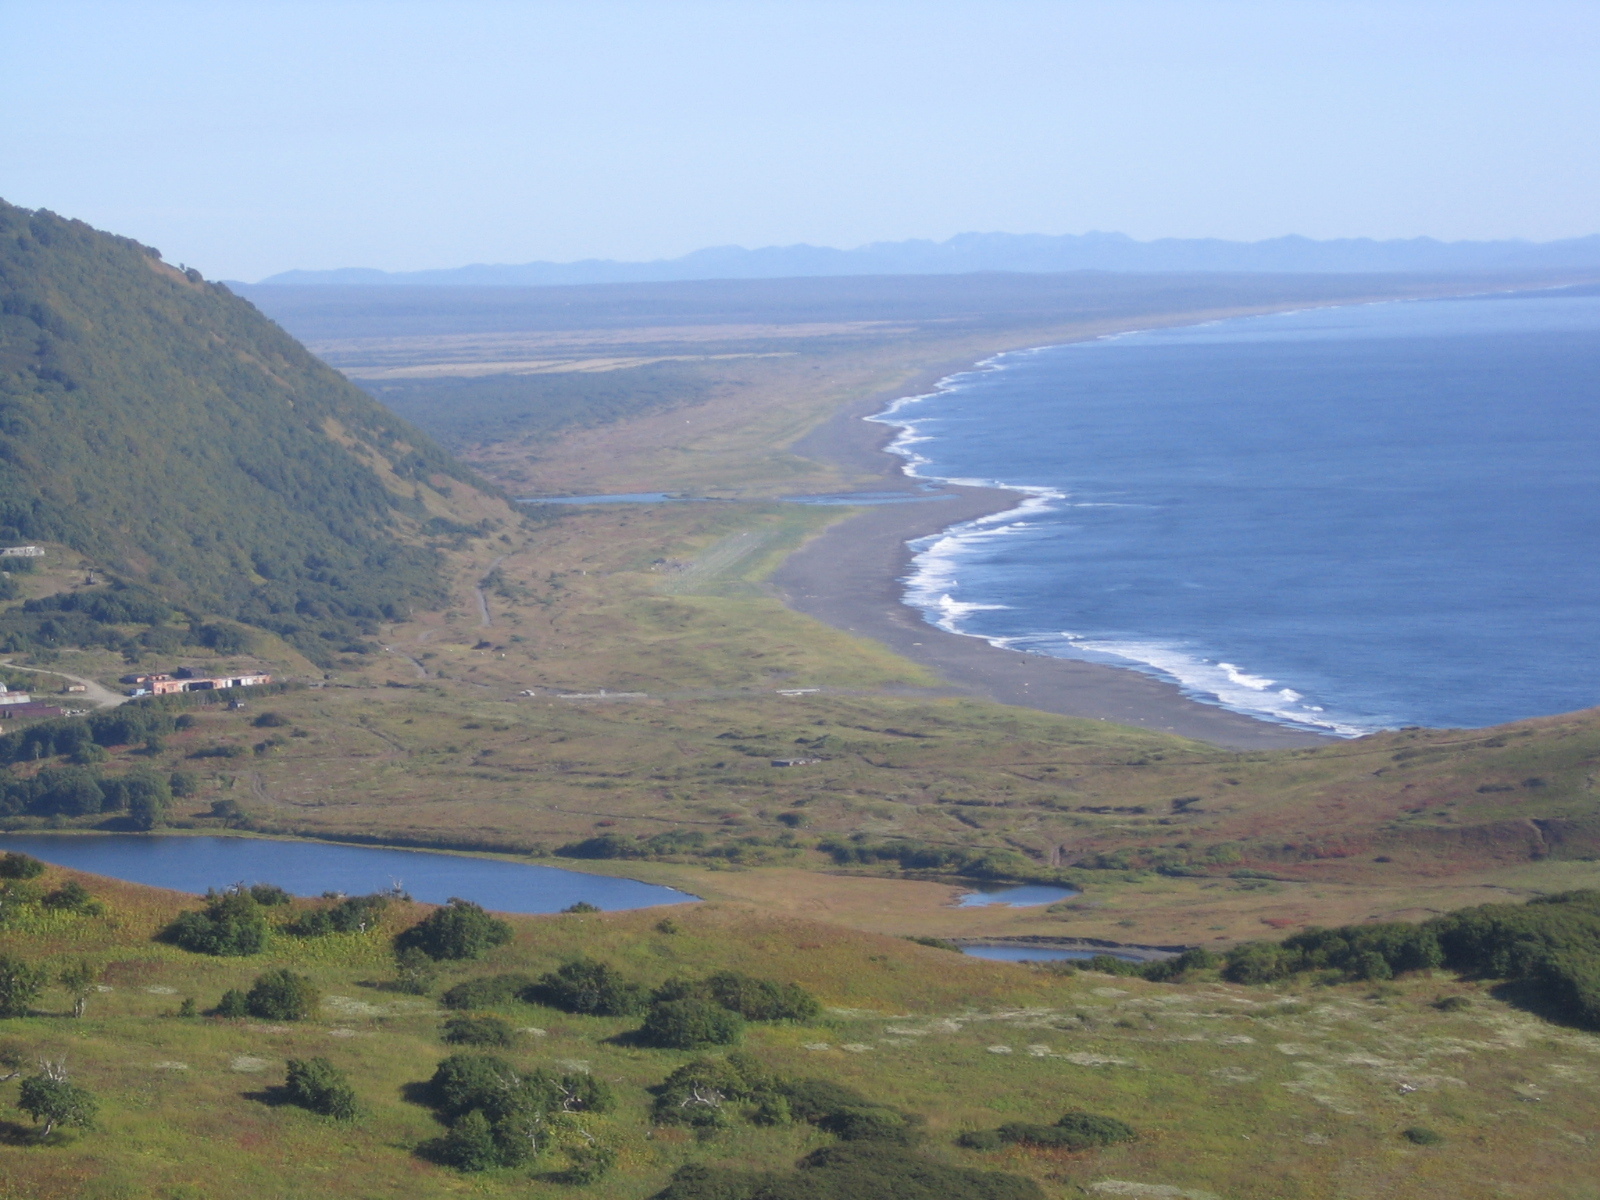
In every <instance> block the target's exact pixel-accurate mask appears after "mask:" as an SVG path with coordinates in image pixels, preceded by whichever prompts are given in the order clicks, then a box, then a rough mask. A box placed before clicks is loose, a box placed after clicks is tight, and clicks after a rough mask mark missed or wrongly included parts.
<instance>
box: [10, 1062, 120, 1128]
mask: <svg viewBox="0 0 1600 1200" xmlns="http://www.w3.org/2000/svg"><path fill="white" fill-rule="evenodd" d="M17 1107H18V1108H20V1109H21V1110H22V1111H23V1112H25V1113H27V1114H28V1115H29V1116H30V1117H32V1118H33V1120H34V1123H35V1124H37V1125H43V1126H44V1128H43V1129H41V1130H40V1131H39V1139H40V1140H41V1141H43V1140H44V1139H45V1138H47V1137H49V1136H50V1135H51V1133H53V1132H54V1131H55V1129H56V1126H58V1125H68V1126H74V1127H77V1128H80V1129H87V1128H89V1127H91V1126H92V1125H93V1124H94V1118H95V1115H96V1114H97V1113H98V1112H99V1110H100V1106H99V1104H98V1103H97V1102H96V1100H95V1098H94V1095H93V1094H92V1093H91V1092H90V1091H89V1090H88V1089H87V1088H82V1087H79V1086H78V1085H77V1084H75V1083H73V1082H72V1081H70V1080H69V1079H68V1078H67V1070H66V1066H65V1064H63V1063H59V1062H54V1063H50V1062H47V1063H44V1064H43V1069H42V1070H41V1071H40V1073H39V1074H37V1075H30V1076H29V1077H28V1078H26V1079H24V1080H23V1081H22V1092H21V1095H20V1096H19V1097H18V1098H17Z"/></svg>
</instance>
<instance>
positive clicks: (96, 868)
mask: <svg viewBox="0 0 1600 1200" xmlns="http://www.w3.org/2000/svg"><path fill="white" fill-rule="evenodd" d="M6 850H15V851H19V852H21V853H23V854H31V855H33V856H34V857H35V858H39V859H43V860H44V861H45V862H48V863H54V864H56V865H57V866H62V867H71V868H73V869H75V870H79V871H89V872H92V873H94V874H96V875H109V876H111V877H112V878H113V879H123V880H127V881H128V882H130V883H142V884H147V885H149V886H151V887H162V888H172V889H174V890H176V891H180V892H196V893H203V892H205V891H206V889H208V888H224V887H227V886H228V885H229V884H233V883H241V882H242V883H275V884H277V885H278V886H279V887H281V888H284V889H285V890H286V891H289V892H291V893H293V894H294V895H296V896H320V895H321V894H322V893H323V892H346V893H348V894H350V895H359V894H363V893H367V892H376V891H382V890H385V889H387V888H391V887H394V886H395V885H396V884H398V885H399V886H401V887H403V888H404V889H405V890H406V891H407V892H409V893H410V894H411V895H412V896H413V897H414V898H415V899H417V900H421V901H424V902H426V903H429V904H443V903H444V902H445V901H447V900H449V899H450V898H451V897H452V896H459V897H461V898H462V899H463V900H471V901H473V902H475V903H477V904H481V905H482V906H483V907H484V908H487V909H490V910H492V911H495V912H510V913H552V912H560V911H561V910H562V909H564V908H567V907H569V906H570V905H573V904H576V903H577V902H578V901H580V900H583V901H587V902H588V903H590V904H593V905H596V906H597V907H599V908H602V909H605V910H606V911H608V912H611V911H616V910H619V909H630V908H653V907H656V906H658V905H667V904H690V903H694V902H696V901H698V900H699V897H698V896H693V895H690V894H689V893H688V892H680V891H678V890H677V889H676V888H669V887H660V886H658V885H656V884H653V883H642V882H640V881H639V880H637V879H614V878H612V877H611V876H608V875H590V874H587V873H585V872H583V871H567V870H564V869H562V868H560V867H543V866H536V865H534V864H532V863H518V862H505V861H503V860H501V859H494V858H469V857H466V856H465V855H459V854H439V853H436V852H430V851H426V850H391V849H386V848H381V847H375V846H340V845H332V844H329V843H326V842H289V841H275V840H272V839H269V838H243V837H171V836H159V835H158V836H150V835H145V834H133V833H124V834H103V835H102V834H93V835H74V834H6V835H0V851H6Z"/></svg>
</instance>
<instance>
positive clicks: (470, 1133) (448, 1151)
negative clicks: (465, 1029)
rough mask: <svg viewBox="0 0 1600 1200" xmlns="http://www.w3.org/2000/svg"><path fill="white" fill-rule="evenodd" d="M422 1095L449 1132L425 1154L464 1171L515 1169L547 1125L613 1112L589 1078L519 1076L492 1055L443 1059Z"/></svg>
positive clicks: (604, 1090) (604, 1091)
mask: <svg viewBox="0 0 1600 1200" xmlns="http://www.w3.org/2000/svg"><path fill="white" fill-rule="evenodd" d="M427 1091H428V1096H429V1099H430V1102H431V1103H432V1105H433V1107H434V1108H435V1109H436V1110H437V1112H438V1115H439V1116H440V1118H441V1119H442V1120H445V1121H447V1122H449V1123H450V1126H451V1129H450V1133H448V1134H447V1135H446V1136H445V1137H443V1138H441V1139H440V1140H439V1141H437V1142H435V1143H433V1144H432V1146H431V1147H429V1149H428V1151H427V1152H428V1153H429V1155H430V1156H431V1157H433V1158H436V1159H438V1160H439V1161H441V1162H444V1163H447V1164H448V1165H450V1166H453V1167H456V1168H457V1169H459V1170H465V1171H482V1170H487V1169H488V1168H490V1167H509V1166H516V1165H517V1164H519V1163H521V1162H524V1161H526V1160H527V1159H529V1158H531V1157H532V1156H533V1155H534V1153H535V1152H536V1151H537V1150H538V1149H539V1148H540V1147H541V1146H542V1144H543V1142H544V1140H545V1139H546V1137H547V1134H548V1132H549V1130H550V1127H551V1122H550V1120H549V1118H552V1117H555V1116H557V1115H559V1114H564V1113H578V1112H594V1113H603V1112H609V1111H610V1110H611V1109H612V1107H614V1105H615V1100H614V1098H613V1096H612V1094H611V1090H610V1088H608V1087H607V1086H606V1085H605V1084H603V1083H601V1082H600V1081H599V1080H596V1079H594V1078H593V1077H591V1076H589V1075H583V1074H571V1075H556V1074H555V1073H553V1072H551V1071H544V1070H539V1071H533V1072H531V1073H529V1074H528V1075H519V1074H518V1073H517V1071H516V1070H515V1069H514V1068H513V1067H512V1066H511V1064H510V1063H508V1062H506V1061H505V1060H504V1059H502V1058H499V1057H497V1056H495V1055H492V1054H453V1055H451V1056H450V1057H449V1058H447V1059H445V1060H444V1061H443V1062H441V1063H440V1064H439V1067H438V1069H437V1070H436V1071H435V1072H434V1074H433V1078H432V1079H431V1080H430V1081H429V1082H428V1086H427Z"/></svg>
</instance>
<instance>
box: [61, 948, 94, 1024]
mask: <svg viewBox="0 0 1600 1200" xmlns="http://www.w3.org/2000/svg"><path fill="white" fill-rule="evenodd" d="M99 978H100V972H99V971H97V970H95V968H94V967H92V966H91V965H89V963H87V962H82V961H79V962H75V963H73V964H72V965H71V966H70V967H65V968H63V969H62V971H61V974H59V975H57V976H56V982H57V983H59V984H60V985H61V986H62V987H64V988H66V990H67V994H68V995H70V996H71V997H72V1015H73V1016H75V1017H81V1016H83V1010H84V1009H85V1008H87V1007H88V1005H89V993H90V992H92V991H94V985H95V983H96V982H97V981H98V980H99Z"/></svg>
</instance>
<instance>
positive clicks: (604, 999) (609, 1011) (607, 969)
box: [528, 958, 649, 1017]
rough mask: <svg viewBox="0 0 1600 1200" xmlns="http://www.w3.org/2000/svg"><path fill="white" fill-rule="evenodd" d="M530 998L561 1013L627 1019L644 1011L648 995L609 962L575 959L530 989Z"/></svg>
mask: <svg viewBox="0 0 1600 1200" xmlns="http://www.w3.org/2000/svg"><path fill="white" fill-rule="evenodd" d="M528 995H529V997H530V998H531V999H535V1000H537V1001H538V1002H539V1003H541V1004H548V1005H549V1006H550V1007H551V1008H559V1009H560V1010H561V1011H562V1012H570V1013H584V1014H586V1015H589V1016H596V1017H627V1016H632V1015H633V1014H634V1013H637V1012H640V1011H642V1010H643V1009H644V1006H645V1004H646V1003H647V1002H648V1000H649V996H648V993H647V992H646V991H645V989H644V988H643V987H642V986H641V985H640V984H637V983H630V982H628V980H626V979H624V978H623V977H622V974H621V972H619V971H618V970H617V969H616V968H615V967H613V966H612V965H611V964H610V963H603V962H596V961H595V960H594V959H592V958H575V959H573V960H572V961H571V962H566V963H562V964H561V966H559V967H557V968H556V969H555V970H554V971H551V972H550V973H549V974H547V975H541V976H540V977H539V981H538V982H537V983H535V984H534V985H533V987H531V988H529V989H528Z"/></svg>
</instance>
